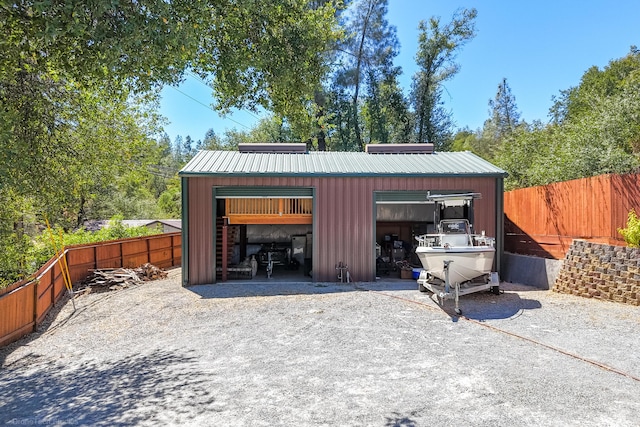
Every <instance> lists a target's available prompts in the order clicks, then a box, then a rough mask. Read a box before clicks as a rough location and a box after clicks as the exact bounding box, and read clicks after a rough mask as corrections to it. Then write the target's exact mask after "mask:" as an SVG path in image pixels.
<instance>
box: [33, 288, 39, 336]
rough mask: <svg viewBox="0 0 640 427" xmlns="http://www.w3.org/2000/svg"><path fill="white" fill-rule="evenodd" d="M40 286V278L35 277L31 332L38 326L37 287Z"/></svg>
mask: <svg viewBox="0 0 640 427" xmlns="http://www.w3.org/2000/svg"><path fill="white" fill-rule="evenodd" d="M39 287H40V280H38V279H37V278H35V279H34V280H33V332H35V331H36V330H37V328H38V294H39V293H40V292H39V291H38V288H39Z"/></svg>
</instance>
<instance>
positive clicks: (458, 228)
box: [440, 220, 469, 234]
mask: <svg viewBox="0 0 640 427" xmlns="http://www.w3.org/2000/svg"><path fill="white" fill-rule="evenodd" d="M440 230H441V232H442V233H444V234H467V233H468V232H469V231H468V223H467V221H466V220H455V221H451V220H449V221H441V222H440Z"/></svg>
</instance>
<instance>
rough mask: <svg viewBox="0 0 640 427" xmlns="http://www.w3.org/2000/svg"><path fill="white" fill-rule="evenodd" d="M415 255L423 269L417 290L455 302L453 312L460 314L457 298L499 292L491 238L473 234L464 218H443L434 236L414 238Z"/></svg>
mask: <svg viewBox="0 0 640 427" xmlns="http://www.w3.org/2000/svg"><path fill="white" fill-rule="evenodd" d="M432 197H433V199H434V200H436V201H438V200H440V201H442V200H447V198H448V199H449V200H451V199H453V200H462V201H465V200H471V199H473V198H478V197H479V195H477V194H476V193H471V194H461V195H443V196H432ZM416 240H417V241H418V246H417V247H416V250H415V252H416V255H417V257H418V259H419V260H420V262H421V264H422V267H423V270H422V271H421V272H420V275H419V277H418V280H417V282H418V289H419V290H420V291H421V292H426V291H431V292H432V293H433V294H434V295H436V296H437V297H438V299H439V301H438V302H439V303H440V304H441V305H442V304H444V300H447V299H454V300H455V312H456V313H457V314H462V310H460V305H459V298H460V296H462V295H467V294H471V293H474V292H480V291H491V292H493V293H494V294H499V293H500V280H499V278H498V273H496V272H493V271H491V270H492V268H493V259H494V257H495V252H496V248H495V238H493V237H487V236H485V234H484V232H482V233H481V234H475V233H473V231H472V225H471V224H470V223H469V220H467V219H443V220H441V221H440V222H439V223H438V228H437V232H436V233H432V234H423V235H421V236H416Z"/></svg>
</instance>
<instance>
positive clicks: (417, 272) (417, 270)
mask: <svg viewBox="0 0 640 427" xmlns="http://www.w3.org/2000/svg"><path fill="white" fill-rule="evenodd" d="M421 271H422V269H421V268H414V269H413V274H412V276H411V277H413V278H414V279H416V280H417V279H418V278H419V277H420V272H421Z"/></svg>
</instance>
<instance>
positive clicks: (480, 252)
mask: <svg viewBox="0 0 640 427" xmlns="http://www.w3.org/2000/svg"><path fill="white" fill-rule="evenodd" d="M495 252H496V250H495V248H493V247H488V246H487V247H482V246H467V247H464V246H462V247H451V248H444V247H426V246H419V247H417V248H416V255H417V256H418V259H420V262H421V263H422V267H423V268H424V269H425V270H427V271H428V272H429V274H431V275H432V276H434V277H437V278H438V279H440V280H442V281H445V280H446V278H445V270H444V262H445V261H451V263H450V264H449V283H450V284H452V285H453V284H456V283H459V284H461V283H464V282H468V281H470V280H473V279H476V278H478V277H480V276H484V275H490V274H491V268H492V266H493V258H494V256H495Z"/></svg>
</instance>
